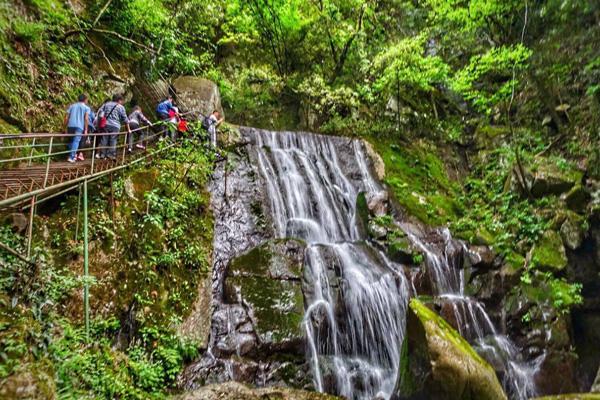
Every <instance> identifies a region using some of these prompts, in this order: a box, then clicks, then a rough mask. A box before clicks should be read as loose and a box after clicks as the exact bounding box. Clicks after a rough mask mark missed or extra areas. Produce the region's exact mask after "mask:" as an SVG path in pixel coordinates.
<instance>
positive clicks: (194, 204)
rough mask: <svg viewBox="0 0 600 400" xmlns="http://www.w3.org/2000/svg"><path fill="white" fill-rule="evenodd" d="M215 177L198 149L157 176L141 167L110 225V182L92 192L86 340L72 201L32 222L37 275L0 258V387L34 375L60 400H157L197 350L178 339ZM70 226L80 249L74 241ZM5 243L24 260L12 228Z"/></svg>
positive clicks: (191, 147)
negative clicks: (0, 381) (86, 399)
mask: <svg viewBox="0 0 600 400" xmlns="http://www.w3.org/2000/svg"><path fill="white" fill-rule="evenodd" d="M211 170H212V153H211V152H210V151H207V150H206V149H205V148H204V147H202V146H201V145H199V144H198V143H197V142H196V141H187V140H186V141H184V142H183V143H182V144H181V146H177V147H174V148H171V149H166V150H165V152H164V153H162V157H161V159H160V160H159V161H158V163H157V165H156V168H148V167H147V166H142V167H141V168H138V169H136V170H133V171H131V172H129V173H127V174H126V175H124V176H123V177H122V178H119V179H117V180H116V181H115V183H114V186H115V200H116V202H117V204H118V205H117V207H116V208H115V212H114V218H115V219H114V220H113V219H112V215H111V214H112V212H111V205H110V202H109V198H110V197H109V194H110V185H108V182H107V181H106V182H101V183H100V185H98V186H92V187H91V197H90V205H89V207H90V241H91V244H90V260H91V262H90V263H91V265H90V269H91V273H92V275H94V277H93V279H92V280H91V281H90V285H91V289H90V292H91V309H92V327H91V334H90V337H89V338H86V335H85V331H84V329H83V326H82V307H81V297H80V295H79V293H80V291H81V288H82V285H83V279H82V277H81V261H82V258H81V254H82V252H81V246H82V244H81V221H79V222H78V221H77V215H78V213H77V204H78V201H77V194H75V195H73V196H69V197H67V198H66V201H65V202H64V203H63V204H61V206H60V211H58V212H55V213H53V214H52V216H51V217H50V218H45V217H40V218H36V219H35V224H34V228H35V230H34V232H35V235H34V241H33V254H34V260H35V261H36V263H37V265H38V267H37V268H33V267H32V266H31V265H28V264H26V263H24V262H22V261H21V260H19V259H17V258H15V257H13V256H10V255H7V254H5V253H2V255H1V257H0V263H1V265H2V269H1V271H0V349H1V351H0V359H1V362H0V379H11V378H12V379H16V377H19V376H20V374H29V373H34V377H33V379H34V380H35V381H36V382H38V381H40V380H42V379H47V380H48V381H49V382H54V383H52V385H56V391H57V393H59V394H60V397H61V398H73V399H75V398H82V397H86V396H90V395H91V396H93V397H98V398H137V399H147V398H157V399H159V398H164V396H165V391H166V390H168V389H169V388H170V387H171V386H172V385H173V383H174V381H175V378H176V376H177V374H178V373H179V372H180V370H181V368H182V367H183V365H184V363H185V362H189V361H191V360H192V359H193V358H194V357H195V356H196V355H197V345H196V343H192V342H189V341H187V340H186V339H184V338H181V337H179V336H178V335H177V334H176V329H177V326H178V324H179V323H181V321H182V319H183V318H185V316H186V315H187V314H188V313H189V310H190V306H191V305H192V302H193V301H194V299H195V297H196V293H197V289H196V288H197V283H198V280H199V279H202V277H203V273H206V272H207V271H208V263H209V251H210V247H211V240H212V217H211V214H210V212H209V211H208V197H207V194H206V192H205V186H206V183H207V179H208V177H209V175H210V172H211ZM150 177H152V179H148V178H150ZM77 223H79V238H75V231H74V230H73V229H71V228H72V227H75V225H76V224H77ZM44 232H50V233H51V236H50V237H49V238H48V240H46V239H44V237H43V235H44ZM0 235H1V240H2V242H3V243H6V244H8V245H10V246H11V247H12V248H14V249H16V250H17V251H19V252H20V253H24V252H25V246H26V242H25V239H24V237H23V236H21V235H17V234H15V233H14V232H13V231H12V230H11V228H10V226H9V225H8V224H5V225H3V226H2V228H1V231H0ZM124 310H125V311H127V310H128V312H126V313H125V314H123V311H124ZM132 310H134V311H133V312H132ZM123 315H125V316H123ZM35 371H40V372H39V373H37V372H35ZM45 377H46V378H45ZM28 379H32V378H28ZM38 384H39V382H38ZM7 385H8V387H10V383H8V384H7ZM52 385H50V386H48V391H49V392H50V393H52V392H54V390H55V389H54V388H53V387H52Z"/></svg>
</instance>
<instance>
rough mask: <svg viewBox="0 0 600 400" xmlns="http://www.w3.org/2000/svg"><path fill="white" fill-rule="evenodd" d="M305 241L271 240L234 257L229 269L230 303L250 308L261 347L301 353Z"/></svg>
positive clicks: (226, 287) (227, 293) (226, 284)
mask: <svg viewBox="0 0 600 400" xmlns="http://www.w3.org/2000/svg"><path fill="white" fill-rule="evenodd" d="M304 248H305V245H304V243H302V242H300V241H297V240H292V239H284V240H271V241H268V242H266V243H264V244H262V245H260V246H258V247H256V248H254V249H253V250H251V251H249V252H247V253H245V254H243V255H241V256H239V257H237V258H235V259H233V260H232V261H231V262H230V264H229V266H228V268H227V271H226V276H225V281H224V295H225V301H226V302H227V303H230V304H231V303H238V302H239V303H241V304H243V305H244V307H246V308H247V310H248V315H249V317H250V319H251V320H252V325H253V327H254V331H255V332H256V335H257V336H258V340H259V342H260V344H261V345H262V346H266V347H267V348H270V349H272V350H279V351H281V350H288V351H295V352H302V346H303V331H302V328H301V321H302V318H303V315H304V302H303V295H302V284H301V279H302V267H303V260H304Z"/></svg>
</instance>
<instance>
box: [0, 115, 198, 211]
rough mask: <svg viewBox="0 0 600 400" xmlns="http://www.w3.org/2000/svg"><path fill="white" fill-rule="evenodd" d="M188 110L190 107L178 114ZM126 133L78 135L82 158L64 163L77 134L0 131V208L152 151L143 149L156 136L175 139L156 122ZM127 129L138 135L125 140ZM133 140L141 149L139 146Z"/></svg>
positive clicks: (173, 133) (170, 125) (173, 131)
mask: <svg viewBox="0 0 600 400" xmlns="http://www.w3.org/2000/svg"><path fill="white" fill-rule="evenodd" d="M189 114H191V112H188V113H184V114H180V115H181V116H186V115H189ZM130 132H131V133H129V132H127V131H120V132H115V133H106V132H102V133H88V134H87V135H83V136H82V138H81V142H83V143H84V145H83V146H81V145H80V147H81V148H80V149H77V153H82V154H83V155H84V159H86V160H85V161H76V162H75V163H68V162H67V157H68V154H70V153H71V150H70V142H71V141H72V138H73V137H75V136H77V135H76V134H68V133H23V134H0V208H4V207H7V206H10V205H13V204H15V203H20V202H22V201H23V200H26V199H28V198H30V197H32V196H38V195H41V194H44V193H46V192H49V191H56V190H60V189H65V187H67V186H73V185H76V184H78V183H80V182H81V181H83V180H84V179H93V178H96V177H98V176H102V175H105V174H107V173H110V172H112V171H115V170H118V169H121V168H123V167H125V166H127V165H129V164H132V163H135V162H137V161H139V160H141V159H144V158H147V157H149V156H152V155H153V154H155V153H156V151H148V149H147V145H150V144H152V143H154V142H156V141H157V140H158V139H159V138H160V137H166V136H171V137H172V139H176V135H177V133H176V132H177V126H175V125H174V124H173V123H171V122H166V121H159V122H155V123H152V124H150V125H147V126H143V127H140V128H136V129H132V130H131V131H130ZM130 134H131V135H134V136H133V137H134V138H135V136H137V138H135V140H130V137H129V136H130ZM111 137H114V138H113V140H115V142H116V143H115V145H114V146H111V145H107V144H106V142H107V141H109V140H110V138H111ZM102 139H104V140H102ZM24 142H25V143H24ZM137 145H142V146H143V147H144V148H143V149H138V148H137V147H138V146H137ZM128 150H131V151H128ZM162 150H163V149H160V151H162ZM109 154H110V157H107V156H108V155H109Z"/></svg>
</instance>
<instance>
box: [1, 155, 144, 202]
mask: <svg viewBox="0 0 600 400" xmlns="http://www.w3.org/2000/svg"><path fill="white" fill-rule="evenodd" d="M148 155H150V154H149V153H147V152H145V151H137V152H134V153H133V154H130V155H127V156H125V157H123V156H122V155H119V156H118V157H117V159H116V160H109V159H95V160H93V163H92V160H91V159H90V160H85V161H77V162H75V163H69V162H67V161H53V162H50V163H49V164H45V163H44V164H32V165H27V163H23V164H22V165H21V166H18V167H14V168H9V169H5V170H0V209H2V208H7V207H15V206H19V205H22V204H23V203H24V202H25V201H27V194H32V193H34V192H38V193H40V196H41V197H44V196H49V195H52V194H53V193H56V192H58V191H60V190H62V189H66V188H69V187H72V186H73V185H78V184H79V183H81V182H82V180H83V179H84V178H86V177H87V178H95V177H98V176H101V175H103V174H105V173H108V172H110V171H112V170H117V169H119V168H124V167H126V166H127V165H129V164H131V163H132V162H134V161H136V160H139V159H141V158H145V157H146V156H148ZM92 168H93V170H92ZM46 170H47V173H46ZM11 199H14V200H15V201H14V202H12V201H11ZM9 203H10V204H9Z"/></svg>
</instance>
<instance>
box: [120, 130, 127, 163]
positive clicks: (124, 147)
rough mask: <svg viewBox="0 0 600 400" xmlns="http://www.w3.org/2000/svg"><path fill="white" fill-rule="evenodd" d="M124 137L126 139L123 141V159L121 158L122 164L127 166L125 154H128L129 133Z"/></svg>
mask: <svg viewBox="0 0 600 400" xmlns="http://www.w3.org/2000/svg"><path fill="white" fill-rule="evenodd" d="M123 137H124V138H125V139H124V140H123V158H121V164H125V154H126V153H125V152H126V151H127V139H128V138H127V133H125V134H124V135H123Z"/></svg>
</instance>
